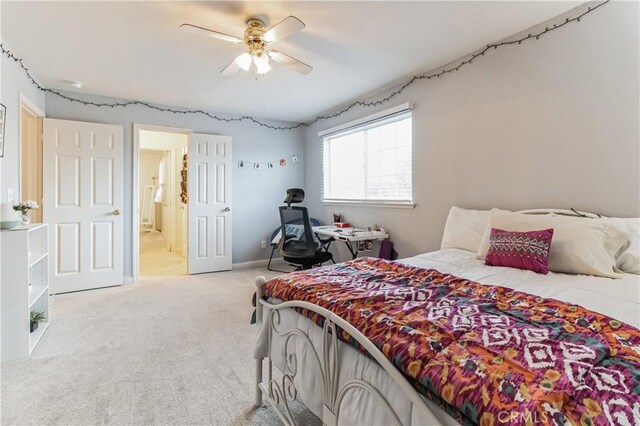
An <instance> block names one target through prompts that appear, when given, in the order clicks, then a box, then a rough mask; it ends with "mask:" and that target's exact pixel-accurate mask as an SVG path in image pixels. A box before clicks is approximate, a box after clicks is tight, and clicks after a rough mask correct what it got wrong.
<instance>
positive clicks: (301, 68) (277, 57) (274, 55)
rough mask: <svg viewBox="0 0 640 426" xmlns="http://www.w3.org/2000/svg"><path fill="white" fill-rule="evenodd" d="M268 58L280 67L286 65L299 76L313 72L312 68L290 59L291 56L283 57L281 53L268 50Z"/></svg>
mask: <svg viewBox="0 0 640 426" xmlns="http://www.w3.org/2000/svg"><path fill="white" fill-rule="evenodd" d="M269 57H270V58H271V59H273V60H274V61H276V62H279V63H281V64H282V65H286V66H288V67H290V68H292V69H293V70H295V71H297V72H299V73H300V74H309V73H310V72H311V71H312V70H313V67H312V66H310V65H307V64H305V63H304V62H301V61H299V60H297V59H295V58H292V57H291V56H288V55H285V54H284V53H282V52H278V51H277V50H270V51H269Z"/></svg>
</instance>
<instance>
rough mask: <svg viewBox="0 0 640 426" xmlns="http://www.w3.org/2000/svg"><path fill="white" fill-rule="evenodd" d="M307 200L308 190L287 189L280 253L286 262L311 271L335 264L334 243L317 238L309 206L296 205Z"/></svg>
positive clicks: (281, 221) (282, 208) (281, 228)
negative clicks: (330, 246)
mask: <svg viewBox="0 0 640 426" xmlns="http://www.w3.org/2000/svg"><path fill="white" fill-rule="evenodd" d="M303 200H304V191H303V190H302V189H299V188H292V189H288V190H287V197H286V198H285V200H284V202H285V203H286V204H287V205H286V206H281V207H280V235H281V236H280V242H279V243H278V246H277V250H278V252H279V253H280V254H281V255H282V257H283V258H284V260H285V261H286V262H289V263H290V264H292V265H294V266H297V270H300V269H311V268H312V267H314V266H320V265H322V264H323V263H325V262H328V261H332V262H333V263H335V261H334V260H333V255H332V254H331V253H330V252H329V251H328V245H329V244H330V241H328V240H327V241H325V242H322V241H319V239H318V238H317V237H315V238H314V233H313V229H312V227H311V222H310V221H309V213H308V212H307V208H306V207H299V206H294V207H292V206H291V204H293V203H301V202H302V201H303Z"/></svg>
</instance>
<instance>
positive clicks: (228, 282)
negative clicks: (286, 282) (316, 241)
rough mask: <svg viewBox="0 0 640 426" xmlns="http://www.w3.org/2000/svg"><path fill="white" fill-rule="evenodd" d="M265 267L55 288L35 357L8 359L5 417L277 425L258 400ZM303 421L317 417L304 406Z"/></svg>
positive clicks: (10, 420) (14, 420)
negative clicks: (60, 291) (255, 316)
mask: <svg viewBox="0 0 640 426" xmlns="http://www.w3.org/2000/svg"><path fill="white" fill-rule="evenodd" d="M258 275H265V276H273V275H274V274H273V273H270V272H268V271H266V269H265V270H257V269H245V270H238V271H234V272H221V273H217V274H207V275H196V276H185V277H172V278H153V279H146V280H144V281H143V282H141V283H138V284H131V285H127V286H121V287H114V288H107V289H101V290H93V291H85V292H79V293H73V294H66V295H59V296H56V297H55V302H54V304H53V305H52V315H51V317H52V324H51V326H50V327H49V329H48V330H47V332H46V333H45V335H44V336H43V338H42V340H41V342H40V344H39V345H38V346H37V347H36V349H35V351H34V353H33V355H32V357H31V359H29V360H24V361H16V362H11V363H4V364H2V386H1V390H2V395H1V396H2V404H1V408H2V411H1V417H0V421H1V423H2V424H3V425H11V424H15V425H26V424H58V425H88V424H118V425H129V424H174V425H186V424H215V425H248V424H255V425H277V424H280V422H279V420H278V419H277V417H276V415H275V413H274V412H273V411H272V410H271V409H270V408H267V407H263V408H259V409H257V410H253V409H252V404H253V398H254V394H253V386H254V374H255V370H254V361H253V359H252V343H253V336H254V326H252V325H250V324H249V319H250V316H251V312H252V309H253V308H252V307H251V304H250V302H251V296H252V294H253V290H254V285H253V282H254V279H255V277H256V276H258ZM296 412H297V413H298V415H297V417H298V418H299V422H298V424H301V425H309V424H319V421H318V419H317V418H316V417H314V416H313V415H312V414H311V413H310V412H309V411H307V410H306V409H305V408H304V407H302V406H296Z"/></svg>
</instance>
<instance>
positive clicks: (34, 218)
mask: <svg viewBox="0 0 640 426" xmlns="http://www.w3.org/2000/svg"><path fill="white" fill-rule="evenodd" d="M43 117H44V113H43V112H42V111H41V110H40V109H39V108H38V107H37V106H35V105H34V104H33V102H31V101H30V100H29V99H28V98H27V97H25V96H24V95H23V94H20V200H21V201H24V200H33V201H35V202H36V203H38V206H40V208H38V209H33V210H30V211H29V213H28V214H29V218H30V220H31V223H42V118H43Z"/></svg>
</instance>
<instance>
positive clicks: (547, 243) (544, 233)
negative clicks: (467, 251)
mask: <svg viewBox="0 0 640 426" xmlns="http://www.w3.org/2000/svg"><path fill="white" fill-rule="evenodd" d="M552 237H553V229H543V230H540V231H527V232H515V231H503V230H502V229H496V228H491V233H490V234H489V251H488V252H487V257H486V258H485V264H487V265H490V266H506V267H509V268H518V269H526V270H529V271H534V272H537V273H539V274H547V273H548V272H549V248H550V247H551V238H552Z"/></svg>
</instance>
